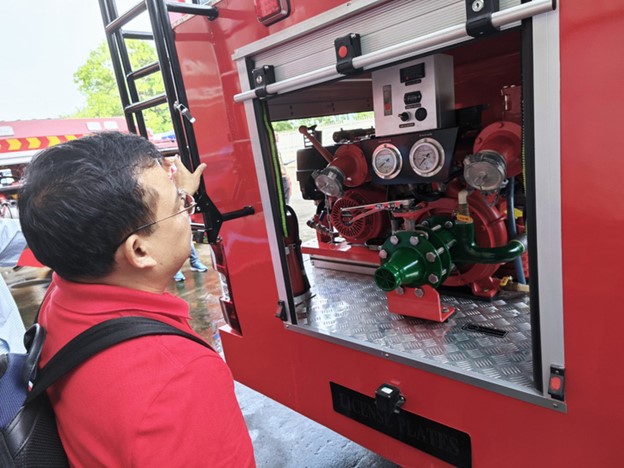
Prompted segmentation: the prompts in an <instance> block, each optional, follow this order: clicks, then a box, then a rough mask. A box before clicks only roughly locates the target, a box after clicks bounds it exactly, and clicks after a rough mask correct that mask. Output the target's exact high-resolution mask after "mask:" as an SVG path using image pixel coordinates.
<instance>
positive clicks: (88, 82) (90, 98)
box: [71, 40, 172, 133]
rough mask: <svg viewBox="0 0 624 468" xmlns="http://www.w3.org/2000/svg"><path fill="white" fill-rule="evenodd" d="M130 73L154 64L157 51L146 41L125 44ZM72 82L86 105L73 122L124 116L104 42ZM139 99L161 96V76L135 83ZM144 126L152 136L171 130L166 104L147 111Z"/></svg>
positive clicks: (154, 74)
mask: <svg viewBox="0 0 624 468" xmlns="http://www.w3.org/2000/svg"><path fill="white" fill-rule="evenodd" d="M126 43H127V45H128V54H129V56H130V63H131V64H132V69H133V70H136V69H138V68H140V67H142V66H144V65H147V64H148V63H152V62H154V61H156V50H155V49H154V46H153V44H151V43H148V42H145V41H134V40H128V41H126ZM74 82H75V83H76V84H77V85H78V89H79V91H80V92H81V93H82V94H83V95H84V96H85V97H86V100H87V103H86V105H85V106H84V107H83V108H82V109H79V110H78V111H77V112H76V113H74V114H73V115H71V117H75V118H89V117H112V116H117V115H123V110H122V108H121V98H120V97H119V91H118V88H117V83H116V81H115V75H114V73H113V65H112V62H111V57H110V53H109V51H108V46H107V45H106V42H102V43H101V44H100V45H99V46H98V47H97V48H96V49H94V50H92V51H91V53H90V54H89V57H88V58H87V61H86V62H85V64H84V65H82V66H81V67H80V68H79V69H78V70H77V71H76V73H74ZM136 86H137V90H138V93H139V98H140V99H141V100H145V99H149V98H152V97H154V96H157V95H159V94H162V93H163V92H164V85H163V82H162V76H161V74H160V73H153V74H151V75H149V76H146V77H144V78H141V79H139V80H137V82H136ZM143 115H144V116H145V123H146V125H147V127H148V128H149V129H151V130H152V131H153V132H154V133H161V132H166V131H169V130H171V128H172V126H171V118H170V115H169V109H168V108H167V105H166V104H163V105H160V106H158V107H155V108H152V109H148V110H146V111H144V112H143Z"/></svg>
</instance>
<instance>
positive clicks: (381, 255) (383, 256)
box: [379, 250, 388, 259]
mask: <svg viewBox="0 0 624 468" xmlns="http://www.w3.org/2000/svg"><path fill="white" fill-rule="evenodd" d="M379 258H383V259H386V258H388V252H386V251H385V250H380V251H379Z"/></svg>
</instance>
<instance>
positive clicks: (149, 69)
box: [126, 62, 160, 80]
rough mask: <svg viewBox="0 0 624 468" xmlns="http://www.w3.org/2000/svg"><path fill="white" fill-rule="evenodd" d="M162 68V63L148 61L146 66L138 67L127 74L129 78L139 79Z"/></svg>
mask: <svg viewBox="0 0 624 468" xmlns="http://www.w3.org/2000/svg"><path fill="white" fill-rule="evenodd" d="M158 70H160V65H159V63H158V62H152V63H148V64H147V65H145V66H144V67H141V68H138V69H136V70H134V71H133V72H130V73H128V74H127V75H126V78H127V79H128V80H138V79H139V78H143V77H144V76H147V75H151V74H152V73H154V72H157V71H158Z"/></svg>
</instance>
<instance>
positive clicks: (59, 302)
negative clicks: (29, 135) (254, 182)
mask: <svg viewBox="0 0 624 468" xmlns="http://www.w3.org/2000/svg"><path fill="white" fill-rule="evenodd" d="M159 156H160V155H159V153H158V150H157V149H156V148H155V147H154V146H153V145H152V144H151V143H149V142H148V141H147V140H144V139H143V138H140V137H137V136H134V135H124V134H120V133H103V134H98V135H94V136H89V137H86V138H82V139H78V140H74V141H70V142H68V143H65V144H62V145H58V146H54V147H52V148H50V149H47V150H45V151H44V152H42V153H41V154H39V155H38V156H37V157H36V158H35V159H34V160H33V162H32V163H31V165H30V167H29V168H28V172H27V174H26V183H25V184H24V187H23V189H22V191H21V194H20V199H19V208H20V219H21V222H22V229H23V232H24V236H25V237H26V240H27V242H28V245H29V247H30V248H31V249H32V251H33V253H34V254H35V256H36V257H37V259H38V260H39V261H40V262H41V263H43V264H45V265H47V266H49V267H50V268H52V270H54V272H55V273H54V274H53V277H52V284H51V286H50V292H49V293H48V295H47V296H46V299H45V300H44V303H43V305H42V307H41V312H40V315H39V322H40V323H41V324H42V325H43V326H44V327H45V329H46V330H47V339H46V343H45V346H44V349H43V354H42V362H41V364H42V365H44V364H45V363H46V362H47V361H48V360H49V359H50V357H51V356H52V355H53V354H54V353H56V352H57V351H58V350H59V349H60V348H61V347H62V346H63V345H65V344H66V343H67V342H68V341H69V340H70V339H71V338H73V337H74V336H76V335H78V334H79V333H80V332H82V331H83V330H85V329H87V328H88V327H90V326H93V325H95V324H96V323H99V322H102V321H104V320H107V319H110V318H114V317H120V316H143V317H150V318H154V319H157V320H160V321H162V322H166V323H169V324H171V325H173V326H176V327H178V328H180V329H181V330H184V331H186V332H190V333H192V331H191V329H190V327H189V325H188V320H189V316H188V305H187V304H186V303H185V302H184V301H183V300H181V299H179V298H177V297H175V296H172V295H170V294H168V293H166V292H165V288H166V287H167V285H168V284H169V282H170V281H171V277H172V276H173V275H174V274H175V272H176V271H178V270H179V268H180V266H181V265H182V263H183V262H184V261H185V260H186V259H187V258H188V256H189V248H190V246H189V243H188V242H181V240H182V239H188V238H189V236H190V232H189V230H190V225H189V219H188V218H189V212H190V211H191V210H192V209H193V207H194V203H193V200H192V198H190V197H189V196H188V195H187V193H185V192H184V191H183V190H181V189H182V188H185V189H187V190H188V193H193V192H194V191H195V190H196V188H197V186H198V184H199V177H200V176H201V172H202V171H203V169H204V166H203V165H202V166H201V167H199V168H198V170H196V171H195V172H194V173H193V174H191V173H189V172H188V171H186V172H185V173H184V171H185V169H183V168H182V167H180V172H183V174H181V176H180V177H178V182H179V184H180V188H178V187H176V185H175V184H174V183H173V182H172V181H171V180H170V179H169V177H168V176H167V174H166V173H165V171H164V170H163V169H162V167H161V166H160V165H159V163H158V160H159ZM48 395H49V396H50V400H51V402H52V405H53V407H54V410H55V413H56V416H57V422H58V427H59V433H60V435H61V440H62V441H63V445H64V447H65V450H66V452H67V454H68V457H69V461H70V463H71V464H72V465H75V466H107V467H116V466H139V467H140V466H163V465H166V466H210V467H234V466H236V467H247V466H254V458H253V450H252V446H251V441H250V438H249V434H248V432H247V429H246V426H245V422H244V420H243V417H242V414H241V411H240V409H239V407H238V404H237V401H236V397H235V395H234V387H233V380H232V376H231V373H230V371H229V369H228V368H227V366H226V365H225V363H224V362H223V360H222V359H221V358H220V356H219V355H217V354H216V353H214V352H211V351H210V350H208V349H207V348H205V347H203V346H201V345H198V344H197V343H194V342H193V341H191V340H188V339H185V338H182V337H178V336H149V337H142V338H137V339H134V340H130V341H127V342H124V343H122V344H119V345H116V346H114V347H112V348H110V349H107V350H105V351H103V352H101V353H100V354H98V355H96V356H94V357H93V358H91V359H90V360H88V361H87V362H86V363H84V364H82V365H81V366H80V367H79V368H78V369H76V370H75V371H74V372H72V373H70V374H69V375H68V376H66V377H64V378H63V379H61V380H60V381H59V382H58V383H57V384H55V385H54V386H52V387H51V389H49V390H48Z"/></svg>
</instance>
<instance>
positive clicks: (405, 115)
mask: <svg viewBox="0 0 624 468" xmlns="http://www.w3.org/2000/svg"><path fill="white" fill-rule="evenodd" d="M399 119H401V120H402V121H403V122H407V121H408V120H409V119H410V114H409V112H401V113H400V114H399Z"/></svg>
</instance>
